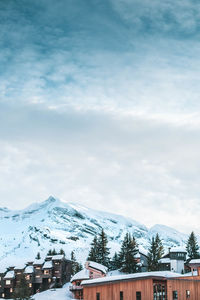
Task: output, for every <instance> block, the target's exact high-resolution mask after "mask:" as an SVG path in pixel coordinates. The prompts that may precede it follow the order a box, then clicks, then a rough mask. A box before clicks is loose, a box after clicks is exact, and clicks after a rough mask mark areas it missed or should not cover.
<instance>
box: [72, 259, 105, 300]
mask: <svg viewBox="0 0 200 300" xmlns="http://www.w3.org/2000/svg"><path fill="white" fill-rule="evenodd" d="M107 271H108V269H107V267H105V266H103V265H101V264H98V263H96V262H93V261H87V262H86V263H85V268H84V269H83V270H81V271H80V272H78V273H76V274H75V275H74V276H73V277H72V279H71V283H72V285H71V286H70V291H71V292H73V294H74V297H75V299H83V287H82V285H81V283H82V281H83V280H87V279H95V278H102V277H105V276H106V274H107Z"/></svg>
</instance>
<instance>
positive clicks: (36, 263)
mask: <svg viewBox="0 0 200 300" xmlns="http://www.w3.org/2000/svg"><path fill="white" fill-rule="evenodd" d="M43 263H44V259H42V258H41V259H36V260H35V261H34V263H33V265H43Z"/></svg>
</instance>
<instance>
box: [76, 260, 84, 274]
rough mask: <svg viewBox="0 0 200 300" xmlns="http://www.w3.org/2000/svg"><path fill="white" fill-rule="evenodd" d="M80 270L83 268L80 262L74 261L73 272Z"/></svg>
mask: <svg viewBox="0 0 200 300" xmlns="http://www.w3.org/2000/svg"><path fill="white" fill-rule="evenodd" d="M81 270H83V266H82V264H81V263H78V262H77V263H76V264H75V274H76V273H78V272H80V271H81Z"/></svg>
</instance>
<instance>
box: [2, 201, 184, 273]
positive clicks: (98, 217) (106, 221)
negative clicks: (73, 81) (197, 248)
mask: <svg viewBox="0 0 200 300" xmlns="http://www.w3.org/2000/svg"><path fill="white" fill-rule="evenodd" d="M101 228H104V230H105V232H106V234H107V235H108V237H109V247H110V248H111V252H112V254H113V253H114V251H115V250H118V249H119V248H120V243H121V242H122V240H123V238H124V235H125V233H126V232H127V231H129V232H130V233H132V234H133V235H134V236H135V237H136V239H137V241H138V243H139V244H140V248H141V250H142V251H145V250H147V249H148V246H149V242H150V239H151V237H152V236H153V235H154V234H155V233H157V232H158V233H159V234H160V236H161V238H162V240H163V244H164V246H165V247H166V249H167V248H168V247H172V246H176V245H178V246H183V245H184V244H185V242H186V240H187V235H185V234H183V233H180V232H178V231H176V230H175V229H173V228H169V227H167V226H164V225H155V226H154V227H152V228H151V229H148V228H147V227H146V226H144V225H143V224H140V223H138V222H136V221H134V220H132V219H129V218H125V217H123V216H120V215H115V214H111V213H106V212H100V211H96V210H92V209H89V208H87V207H84V206H80V205H77V204H74V203H65V202H61V201H60V200H58V199H56V198H54V197H49V198H48V199H47V200H46V201H44V202H42V203H36V204H32V205H31V206H29V207H27V208H26V209H24V210H19V211H12V210H8V209H7V208H0V245H1V246H0V261H1V266H2V267H4V266H8V264H14V265H16V264H18V263H22V261H23V262H24V261H26V260H30V259H34V258H35V255H36V253H37V252H38V251H39V252H41V254H42V255H45V254H46V253H47V251H48V250H49V249H50V248H51V249H53V248H55V249H57V250H60V249H61V248H63V249H64V250H65V252H66V254H67V256H68V257H69V256H70V253H71V251H72V250H75V252H76V256H77V258H78V259H79V260H80V261H82V262H84V261H85V259H86V257H87V254H88V251H89V248H90V243H91V241H92V239H93V237H94V235H95V234H97V233H99V232H100V230H101Z"/></svg>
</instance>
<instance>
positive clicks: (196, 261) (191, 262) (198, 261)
mask: <svg viewBox="0 0 200 300" xmlns="http://www.w3.org/2000/svg"><path fill="white" fill-rule="evenodd" d="M189 264H200V259H191V260H190V262H189Z"/></svg>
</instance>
